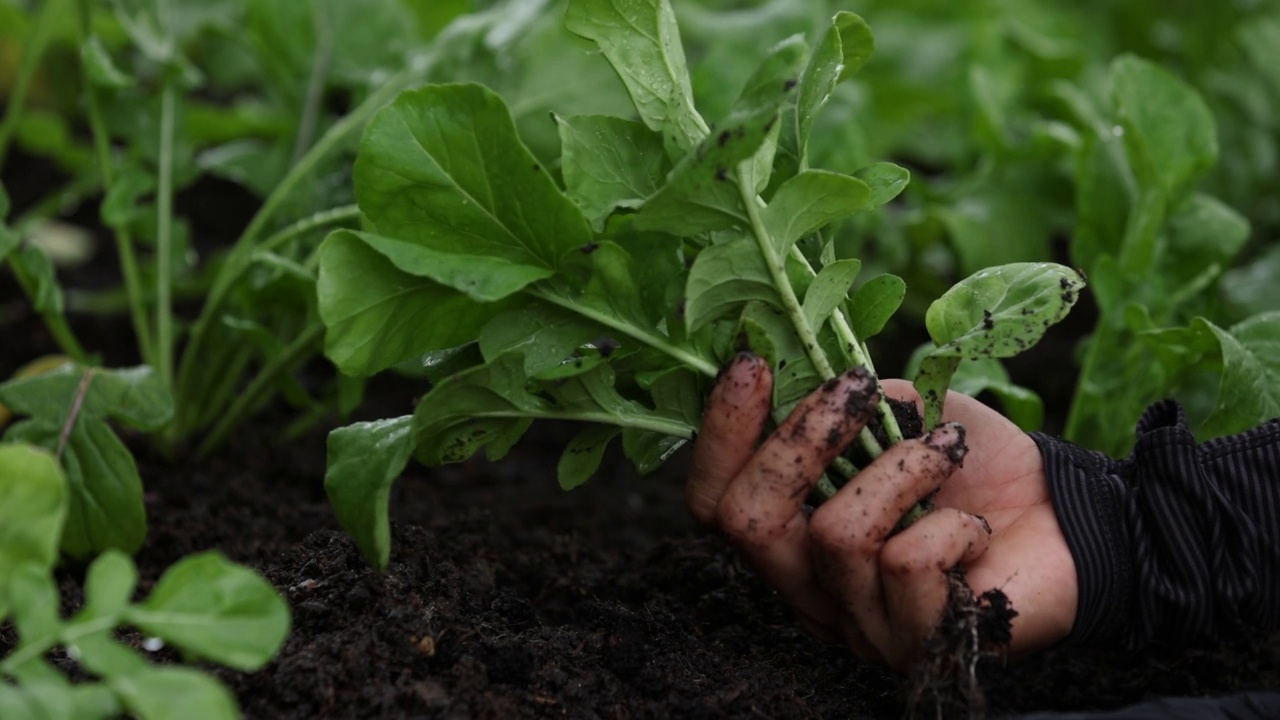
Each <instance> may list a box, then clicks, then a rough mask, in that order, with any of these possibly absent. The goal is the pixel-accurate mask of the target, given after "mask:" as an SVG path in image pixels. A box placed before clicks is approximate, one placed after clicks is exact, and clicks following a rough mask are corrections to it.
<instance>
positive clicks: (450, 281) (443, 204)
mask: <svg viewBox="0 0 1280 720" xmlns="http://www.w3.org/2000/svg"><path fill="white" fill-rule="evenodd" d="M355 181H356V195H357V197H358V198H359V202H360V209H361V210H362V211H363V212H364V214H365V215H366V216H367V217H368V218H369V220H370V221H371V222H372V223H373V224H374V225H375V226H376V227H377V229H378V232H379V235H378V236H368V237H367V238H366V242H368V243H369V244H371V245H373V246H374V247H376V248H377V249H378V250H379V251H380V252H382V253H383V254H385V255H387V257H389V258H391V259H392V260H393V261H394V262H395V263H396V266H397V267H399V268H400V269H401V270H403V271H404V272H408V273H411V274H414V275H420V276H422V277H427V278H430V279H432V280H435V281H436V282H438V283H441V284H442V285H447V286H449V287H451V288H454V289H456V290H460V291H462V292H464V293H466V294H467V295H469V296H470V297H472V298H475V299H476V300H481V301H492V300H497V299H500V298H503V297H506V296H508V295H510V294H512V293H514V292H516V291H517V290H519V289H520V288H522V287H524V286H526V285H528V284H529V283H531V282H534V281H535V280H539V279H542V278H547V277H550V276H551V275H552V274H553V273H554V271H555V268H556V267H557V265H558V264H559V262H560V259H561V257H562V256H563V255H564V254H565V253H566V252H567V251H569V250H573V249H576V248H580V247H582V246H584V245H586V244H587V243H589V242H591V239H592V236H591V229H590V227H589V226H588V225H587V222H586V219H585V218H584V217H583V216H582V212H581V211H579V210H578V207H577V206H576V205H575V204H574V203H573V201H572V200H570V199H569V198H567V197H565V196H564V194H563V193H561V192H560V190H559V188H557V187H556V185H555V183H554V182H553V181H552V180H551V178H550V176H549V175H547V172H546V171H545V170H544V169H543V168H542V166H541V164H540V163H539V162H538V161H537V160H536V159H535V158H534V157H533V155H532V154H531V153H530V152H529V150H528V149H527V148H526V147H525V146H524V144H523V143H522V142H521V141H520V138H519V136H518V135H517V134H516V128H515V125H514V124H513V122H512V120H511V114H510V113H509V112H508V111H507V108H506V105H505V104H503V102H502V99H501V98H499V97H498V96H497V95H495V94H494V93H493V92H492V91H490V90H488V89H487V88H484V87H481V86H478V85H431V86H427V87H424V88H421V89H419V90H411V91H407V92H404V93H401V95H400V96H399V97H398V98H396V100H395V101H394V102H392V103H391V104H390V105H389V106H387V107H386V108H383V109H382V110H381V111H380V112H379V113H378V114H377V115H376V116H375V117H374V119H373V120H372V121H370V123H369V126H368V127H367V128H366V130H365V135H364V140H363V141H362V142H361V146H360V155H359V158H358V159H357V161H356V167H355Z"/></svg>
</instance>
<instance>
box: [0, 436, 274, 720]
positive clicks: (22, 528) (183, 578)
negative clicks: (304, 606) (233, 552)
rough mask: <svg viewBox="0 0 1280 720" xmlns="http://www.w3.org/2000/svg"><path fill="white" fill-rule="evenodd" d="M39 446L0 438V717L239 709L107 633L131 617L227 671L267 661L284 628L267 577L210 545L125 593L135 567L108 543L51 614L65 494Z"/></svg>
mask: <svg viewBox="0 0 1280 720" xmlns="http://www.w3.org/2000/svg"><path fill="white" fill-rule="evenodd" d="M69 484H70V483H69V482H68V478H67V477H66V476H65V475H64V474H63V472H62V470H61V468H60V465H59V462H58V461H57V459H56V458H55V457H54V456H53V455H52V454H50V453H48V452H46V451H44V450H41V449H39V448H37V447H34V446H30V445H24V444H8V445H3V446H0V621H4V620H12V623H13V627H14V629H15V631H16V633H17V645H16V646H15V647H12V648H10V651H9V652H8V653H7V654H5V655H4V656H3V657H0V716H3V717H6V718H70V717H74V718H86V719H88V718H112V717H118V716H119V715H121V714H123V713H129V714H131V715H133V716H134V717H138V718H141V719H143V720H176V719H177V718H186V717H192V716H193V715H194V716H195V717H200V718H210V719H215V718H216V719H221V718H227V719H230V718H238V717H240V712H239V709H238V707H237V704H236V701H235V698H234V696H232V694H231V693H230V692H229V691H228V690H227V688H226V687H225V686H223V685H222V684H221V683H220V682H219V681H218V680H217V679H215V678H214V677H213V676H211V675H210V674H208V673H206V672H204V671H201V670H197V669H195V668H192V667H183V666H177V665H167V666H165V665H155V664H152V663H149V662H147V660H146V659H145V658H144V657H143V655H142V654H141V653H140V652H139V651H138V650H136V649H134V648H131V647H129V646H128V645H126V644H124V643H122V642H120V640H118V639H117V638H116V637H115V636H114V633H115V631H116V629H117V628H118V627H121V626H130V627H134V628H137V629H138V630H139V631H141V632H142V633H144V634H146V635H147V636H150V637H152V638H154V640H151V641H148V643H147V644H146V645H147V646H149V645H150V643H151V642H158V643H161V644H168V645H172V646H174V647H176V648H178V649H180V650H181V651H182V652H183V653H184V655H186V656H187V657H188V658H191V659H203V660H208V661H212V662H216V663H218V664H220V665H224V666H227V667H230V668H234V669H237V670H245V671H251V670H256V669H258V668H260V667H262V666H263V665H265V664H266V663H267V661H268V660H270V659H271V657H272V656H273V655H274V654H275V653H276V651H277V650H278V649H279V648H280V646H281V644H282V643H283V642H284V638H285V635H286V634H287V633H288V630H289V610H288V606H287V605H286V604H285V602H284V600H283V599H281V598H280V597H279V596H278V595H277V594H276V593H275V590H274V589H273V588H272V587H271V585H270V584H269V583H267V581H266V580H264V579H262V578H261V577H259V576H258V575H257V574H256V573H254V572H253V571H251V570H249V569H246V568H243V567H240V566H237V565H235V564H233V563H231V562H229V561H227V559H226V558H225V557H223V556H222V555H221V554H219V553H216V552H209V553H202V554H198V555H192V556H189V557H187V558H184V559H182V560H181V561H179V562H178V563H177V564H175V565H174V566H173V567H171V568H169V570H168V571H167V572H166V573H165V574H164V575H163V576H162V577H161V578H160V579H159V580H158V581H157V582H156V584H155V587H154V589H153V590H152V591H151V594H150V596H149V597H148V598H147V599H146V600H143V601H141V602H138V601H134V600H133V596H134V593H135V587H136V585H137V580H138V574H137V570H136V569H135V567H134V565H133V563H132V561H130V560H129V558H128V556H126V555H124V554H122V553H120V552H117V551H108V552H106V553H104V554H102V555H101V556H100V557H98V558H97V559H96V560H95V561H94V562H93V564H92V565H90V566H89V569H88V573H87V576H86V578H85V586H84V593H85V602H84V607H82V608H81V609H80V610H78V611H77V612H76V613H75V614H74V615H72V616H71V617H69V618H66V619H63V618H60V617H59V615H58V606H59V601H58V591H57V586H56V585H55V583H54V577H53V566H54V564H55V562H56V561H57V559H58V547H59V538H60V536H61V535H62V527H63V524H64V521H65V519H66V518H67V516H68V513H69V512H73V511H74V510H73V509H72V508H71V507H70V502H69V501H70V499H71V497H72V495H71V493H70V492H69ZM58 649H61V651H62V652H65V654H66V656H67V657H68V658H70V659H71V660H73V661H74V662H75V663H76V665H78V666H79V668H81V669H82V670H83V671H84V672H85V673H87V674H88V675H90V676H91V677H92V678H93V680H91V681H87V682H78V683H74V684H73V683H72V682H71V681H70V679H68V678H67V677H65V676H64V675H63V673H62V672H61V671H60V670H59V669H58V668H56V667H55V666H54V665H53V664H52V663H51V662H50V658H49V657H47V656H48V654H49V653H50V652H51V651H55V652H56V651H58Z"/></svg>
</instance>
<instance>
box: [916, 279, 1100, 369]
mask: <svg viewBox="0 0 1280 720" xmlns="http://www.w3.org/2000/svg"><path fill="white" fill-rule="evenodd" d="M1083 287H1084V280H1083V278H1081V277H1080V275H1079V273H1077V272H1076V271H1074V270H1072V269H1070V268H1068V267H1064V266H1062V265H1057V264H1055V263H1012V264H1009V265H1001V266H999V267H994V268H989V269H987V270H981V271H979V272H977V273H975V274H973V275H971V276H969V277H968V278H965V279H964V280H961V281H960V282H959V283H958V284H956V285H955V286H954V287H952V288H951V289H950V290H948V291H947V292H946V293H944V294H943V295H942V297H940V298H938V299H937V300H935V301H934V302H933V304H932V305H930V306H929V310H928V312H927V313H926V314H925V326H926V327H927V328H928V330H929V335H930V337H932V338H933V341H934V343H936V344H937V345H938V348H937V349H936V350H934V351H933V353H931V354H934V355H939V356H946V357H959V358H969V359H975V360H976V359H978V358H984V357H1010V356H1013V355H1016V354H1018V353H1019V352H1022V351H1023V350H1026V349H1027V348H1029V347H1031V346H1032V345H1034V344H1035V343H1036V342H1038V341H1039V340H1040V337H1041V336H1043V335H1044V333H1045V331H1046V330H1047V329H1048V328H1049V327H1050V326H1052V325H1054V324H1055V323H1057V322H1059V321H1060V320H1062V319H1063V318H1064V317H1066V316H1067V312H1068V311H1070V309H1071V306H1072V305H1074V304H1075V303H1076V300H1078V299H1079V296H1080V290H1081V289H1082V288H1083Z"/></svg>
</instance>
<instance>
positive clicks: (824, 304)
mask: <svg viewBox="0 0 1280 720" xmlns="http://www.w3.org/2000/svg"><path fill="white" fill-rule="evenodd" d="M861 269H862V261H861V260H837V261H835V262H833V263H830V264H829V265H827V266H826V267H824V268H822V270H821V271H819V272H818V276H817V277H815V278H814V279H813V282H812V283H811V284H810V285H809V289H808V291H806V292H805V294H804V304H803V309H804V314H805V317H807V318H808V319H809V324H810V325H812V326H813V327H815V328H820V327H822V324H823V323H825V322H826V321H827V317H828V316H830V315H831V312H832V311H833V310H835V309H836V308H838V307H840V304H841V303H843V302H844V301H845V299H846V298H848V297H849V289H850V288H852V287H853V281H854V280H856V279H857V278H858V271H859V270H861Z"/></svg>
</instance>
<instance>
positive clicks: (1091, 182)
mask: <svg viewBox="0 0 1280 720" xmlns="http://www.w3.org/2000/svg"><path fill="white" fill-rule="evenodd" d="M1133 183H1134V180H1133V177H1132V176H1131V175H1130V173H1129V168H1128V164H1127V163H1126V162H1125V159H1124V153H1123V147H1122V145H1121V143H1120V141H1119V139H1117V138H1116V137H1115V136H1114V135H1112V134H1111V133H1106V134H1102V135H1087V136H1086V138H1085V142H1084V145H1083V146H1082V147H1081V148H1080V152H1079V155H1078V158H1077V160H1076V215H1077V217H1078V221H1077V223H1076V231H1075V237H1074V238H1073V239H1072V241H1071V259H1072V261H1073V262H1075V263H1076V264H1077V265H1079V266H1080V267H1083V268H1085V269H1086V270H1087V271H1088V272H1089V274H1090V275H1092V274H1093V272H1094V267H1095V263H1096V262H1097V260H1098V258H1099V257H1100V256H1101V255H1102V254H1103V253H1110V254H1112V255H1114V254H1115V253H1116V246H1117V245H1118V244H1119V243H1120V241H1121V238H1123V237H1124V232H1125V225H1126V223H1127V222H1128V218H1129V210H1130V207H1131V205H1132V204H1133V202H1134V200H1135V190H1134V188H1133Z"/></svg>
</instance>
